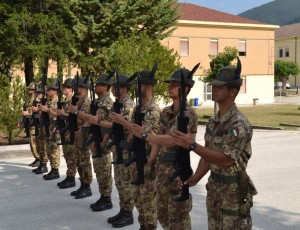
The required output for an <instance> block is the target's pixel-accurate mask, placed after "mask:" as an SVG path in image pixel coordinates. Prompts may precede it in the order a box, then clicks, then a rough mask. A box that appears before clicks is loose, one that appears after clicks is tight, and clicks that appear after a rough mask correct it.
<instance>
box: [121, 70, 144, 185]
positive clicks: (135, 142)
mask: <svg viewBox="0 0 300 230" xmlns="http://www.w3.org/2000/svg"><path fill="white" fill-rule="evenodd" d="M135 77H137V90H136V91H137V92H136V101H137V102H136V107H135V112H134V123H135V124H138V125H140V126H142V125H143V121H144V117H145V113H142V112H141V108H142V93H141V79H140V74H139V73H137V74H135V75H133V76H132V77H130V78H129V80H128V81H132V78H135ZM131 150H132V153H131V155H132V158H130V159H129V160H127V161H126V162H125V166H127V167H128V166H129V165H131V164H132V163H133V162H135V163H136V168H137V178H136V180H134V181H132V182H131V183H132V184H134V185H139V184H143V183H144V181H145V178H144V166H145V164H146V163H147V156H146V141H145V140H143V139H141V138H138V137H136V136H133V138H132V149H131Z"/></svg>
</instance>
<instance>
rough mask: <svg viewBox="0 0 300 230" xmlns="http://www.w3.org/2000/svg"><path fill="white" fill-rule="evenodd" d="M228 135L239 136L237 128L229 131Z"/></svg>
mask: <svg viewBox="0 0 300 230" xmlns="http://www.w3.org/2000/svg"><path fill="white" fill-rule="evenodd" d="M230 134H231V136H233V137H237V136H238V135H239V129H238V128H233V129H231V130H230Z"/></svg>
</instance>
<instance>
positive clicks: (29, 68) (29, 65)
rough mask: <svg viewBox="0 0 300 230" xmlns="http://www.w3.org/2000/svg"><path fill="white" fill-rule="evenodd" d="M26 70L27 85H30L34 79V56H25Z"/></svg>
mask: <svg viewBox="0 0 300 230" xmlns="http://www.w3.org/2000/svg"><path fill="white" fill-rule="evenodd" d="M24 72H25V81H26V85H29V84H30V82H32V81H33V80H34V73H33V58H32V57H26V58H24Z"/></svg>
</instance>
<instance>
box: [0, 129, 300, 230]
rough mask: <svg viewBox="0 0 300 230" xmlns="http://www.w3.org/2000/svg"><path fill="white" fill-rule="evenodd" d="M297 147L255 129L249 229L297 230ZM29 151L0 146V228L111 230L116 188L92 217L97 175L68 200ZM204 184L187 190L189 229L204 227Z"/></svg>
mask: <svg viewBox="0 0 300 230" xmlns="http://www.w3.org/2000/svg"><path fill="white" fill-rule="evenodd" d="M203 135H204V126H198V134H197V141H198V142H199V143H200V144H201V143H202V144H203ZM299 143H300V131H282V130H276V131H270V130H254V135H253V140H252V148H253V156H252V158H251V159H250V161H249V164H248V169H247V171H248V174H249V175H250V177H251V178H252V180H253V181H254V184H255V186H256V188H257V190H258V195H256V196H255V197H254V207H253V208H252V209H251V213H252V220H253V229H256V230H258V229H266V230H269V229H272V230H277V229H278V230H282V229H285V230H289V229H300V227H299V226H300V196H299V194H300V193H299V191H300V178H299V170H300V163H299V162H300V154H299V147H300V145H299ZM12 149H14V151H13V150H12ZM28 149H29V148H28V146H13V147H10V149H9V148H8V147H7V148H6V149H5V148H4V147H3V146H1V147H0V230H39V229H42V230H48V229H49V230H50V229H51V230H52V229H60V230H69V229H72V230H90V229H91V230H96V229H100V230H102V229H103V230H106V229H112V227H111V226H110V225H109V224H108V223H107V222H106V220H107V218H108V217H110V216H112V215H114V214H116V213H117V212H118V210H119V205H118V196H117V191H116V189H115V187H114V188H113V194H112V200H113V204H114V207H113V209H111V210H107V211H105V212H98V213H94V212H92V211H91V209H90V208H89V205H90V204H91V203H93V202H95V201H96V200H97V199H98V198H99V193H98V186H97V182H96V180H95V176H94V179H93V183H92V185H91V187H92V190H93V196H92V197H89V198H85V199H82V200H76V199H74V198H73V197H71V196H70V192H71V191H72V190H73V189H72V188H71V189H65V190H60V189H59V188H58V187H57V186H56V183H57V182H58V181H60V180H61V179H59V180H53V181H45V180H44V179H43V178H42V175H35V174H33V173H32V172H31V170H32V168H31V167H28V166H27V165H28V164H29V163H30V162H31V161H32V160H33V158H32V156H31V155H30V151H29V150H28ZM191 161H192V167H193V168H194V169H195V168H196V167H197V164H198V161H199V157H198V156H197V155H196V154H194V153H192V154H191ZM61 164H62V165H61V168H60V173H61V178H64V177H65V170H66V165H65V162H64V159H63V158H61ZM206 182H207V176H206V177H205V178H203V179H202V181H200V182H199V184H198V185H197V186H195V187H193V188H191V190H190V192H191V193H192V195H193V210H192V212H191V218H192V229H197V230H198V229H199V230H200V229H207V214H206V207H205V197H206V191H205V184H206ZM77 184H79V182H78V179H77ZM77 187H78V186H77ZM134 219H135V223H134V225H130V226H127V227H124V228H122V229H125V230H126V229H127V230H129V229H130V230H131V229H138V228H139V225H138V222H137V211H136V210H134ZM158 229H162V228H161V226H159V227H158Z"/></svg>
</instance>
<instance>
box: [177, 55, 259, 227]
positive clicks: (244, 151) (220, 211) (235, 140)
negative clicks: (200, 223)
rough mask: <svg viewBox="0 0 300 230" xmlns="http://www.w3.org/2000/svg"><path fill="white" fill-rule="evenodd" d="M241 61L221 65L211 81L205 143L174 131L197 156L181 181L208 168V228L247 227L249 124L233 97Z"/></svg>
mask: <svg viewBox="0 0 300 230" xmlns="http://www.w3.org/2000/svg"><path fill="white" fill-rule="evenodd" d="M240 73H241V64H240V61H239V59H238V65H237V68H235V67H231V66H226V67H224V68H222V69H221V70H220V71H219V73H218V76H217V78H216V80H213V81H212V82H211V83H210V84H211V85H212V99H213V101H215V102H216V103H218V105H219V111H218V113H217V114H216V115H215V116H214V117H212V118H211V119H210V120H209V122H208V124H207V125H206V132H205V136H204V139H205V146H202V145H200V144H198V143H196V142H195V140H194V138H193V137H191V136H189V135H185V134H183V133H181V132H177V133H176V135H175V143H176V144H177V145H179V146H182V147H183V148H189V149H191V150H193V151H194V152H195V153H196V154H198V155H199V156H200V157H201V159H200V162H199V164H198V168H197V170H196V172H195V174H194V175H193V176H192V177H191V178H190V179H188V180H187V181H185V182H184V183H185V184H188V185H189V186H194V185H196V184H197V182H198V181H200V180H201V179H202V178H203V176H204V175H205V174H206V173H207V172H208V171H209V170H210V172H211V174H210V176H209V178H208V183H207V185H206V190H207V198H206V206H207V212H208V228H209V229H212V230H213V229H216V230H217V229H251V227H252V221H251V215H250V208H251V207H252V205H253V200H252V197H253V195H255V194H257V191H256V189H255V187H254V185H253V183H252V181H251V179H250V178H249V177H248V175H247V173H246V171H245V170H246V167H247V163H248V160H249V158H250V157H251V155H252V150H251V138H252V127H251V124H250V123H249V121H248V120H247V118H246V117H245V116H244V115H243V114H242V113H241V112H240V111H239V110H238V109H237V107H236V104H235V98H236V96H237V95H238V93H239V90H240V86H241V85H242V83H243V80H242V79H241V77H240Z"/></svg>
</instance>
